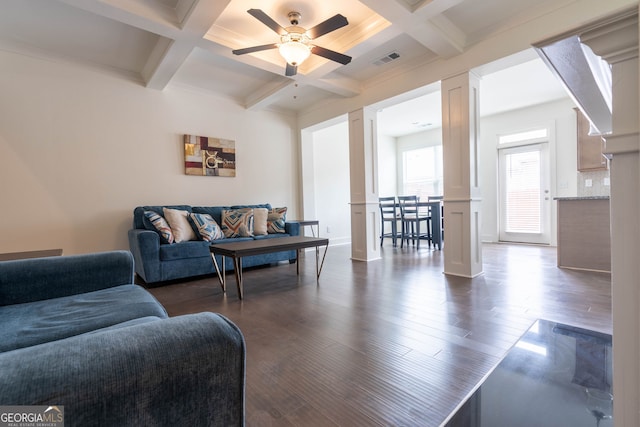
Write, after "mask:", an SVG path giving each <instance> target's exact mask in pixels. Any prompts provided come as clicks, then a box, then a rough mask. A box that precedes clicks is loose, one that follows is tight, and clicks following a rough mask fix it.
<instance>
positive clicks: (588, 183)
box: [584, 179, 593, 187]
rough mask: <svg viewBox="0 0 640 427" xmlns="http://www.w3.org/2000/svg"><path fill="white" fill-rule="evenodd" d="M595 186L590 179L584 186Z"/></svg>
mask: <svg viewBox="0 0 640 427" xmlns="http://www.w3.org/2000/svg"><path fill="white" fill-rule="evenodd" d="M592 185H593V181H592V180H590V179H585V180H584V186H585V187H591V186H592Z"/></svg>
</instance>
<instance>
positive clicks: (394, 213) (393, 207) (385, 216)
mask: <svg viewBox="0 0 640 427" xmlns="http://www.w3.org/2000/svg"><path fill="white" fill-rule="evenodd" d="M378 204H379V205H380V223H381V224H380V246H382V243H383V242H384V238H385V237H391V241H392V242H393V246H394V247H395V246H397V239H398V237H401V233H399V232H398V221H400V219H401V218H400V214H399V212H398V205H397V204H396V198H395V196H390V197H378ZM387 223H389V224H391V232H388V233H385V224H387Z"/></svg>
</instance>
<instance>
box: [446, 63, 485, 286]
mask: <svg viewBox="0 0 640 427" xmlns="http://www.w3.org/2000/svg"><path fill="white" fill-rule="evenodd" d="M479 86H480V84H479V80H478V78H477V77H476V76H475V75H473V74H471V73H464V74H460V75H457V76H454V77H451V78H448V79H446V80H443V81H442V83H441V91H442V154H443V165H444V230H445V242H444V246H443V248H444V272H445V274H451V275H455V276H463V277H475V276H478V275H479V274H481V273H482V246H481V240H480V224H481V222H480V203H481V199H480V183H479V171H478V144H479V116H478V114H479V113H478V102H479V96H480V95H479V94H480V92H479Z"/></svg>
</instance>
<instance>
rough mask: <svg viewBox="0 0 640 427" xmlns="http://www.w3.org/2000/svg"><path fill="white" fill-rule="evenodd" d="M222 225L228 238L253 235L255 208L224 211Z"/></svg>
mask: <svg viewBox="0 0 640 427" xmlns="http://www.w3.org/2000/svg"><path fill="white" fill-rule="evenodd" d="M220 226H221V227H222V232H223V233H224V236H225V237H227V238H230V237H251V236H253V208H242V209H231V210H224V211H222V222H221V223H220Z"/></svg>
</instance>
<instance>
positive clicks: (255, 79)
mask: <svg viewBox="0 0 640 427" xmlns="http://www.w3.org/2000/svg"><path fill="white" fill-rule="evenodd" d="M274 79H282V80H284V79H286V78H285V77H284V76H283V77H278V76H274V74H273V73H270V72H267V71H262V70H260V69H258V68H254V67H250V66H248V65H245V64H242V63H239V62H236V61H234V60H232V59H228V58H225V57H221V56H215V55H213V54H211V53H209V52H207V51H206V50H204V49H199V48H195V49H194V50H193V52H191V54H190V55H189V57H188V58H187V60H186V61H185V62H184V64H183V65H182V67H180V69H179V70H178V72H177V73H176V74H175V76H174V78H173V80H172V81H173V82H174V83H177V84H180V85H185V86H191V87H194V88H199V89H204V90H207V91H210V92H214V93H216V94H219V95H221V96H226V97H229V98H233V99H236V100H237V101H238V102H239V103H240V104H244V102H245V100H246V98H247V97H249V96H250V95H251V94H253V93H255V92H256V91H259V90H260V89H261V88H262V86H263V85H264V84H265V81H273V80H274Z"/></svg>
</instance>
